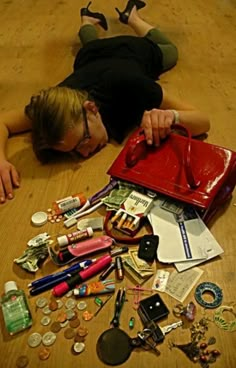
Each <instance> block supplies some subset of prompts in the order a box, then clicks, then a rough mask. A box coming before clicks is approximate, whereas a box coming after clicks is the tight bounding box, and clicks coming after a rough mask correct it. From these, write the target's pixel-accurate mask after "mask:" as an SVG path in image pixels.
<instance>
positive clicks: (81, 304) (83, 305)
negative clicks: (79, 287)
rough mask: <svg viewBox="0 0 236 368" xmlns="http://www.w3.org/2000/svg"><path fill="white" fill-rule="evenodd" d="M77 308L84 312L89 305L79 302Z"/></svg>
mask: <svg viewBox="0 0 236 368" xmlns="http://www.w3.org/2000/svg"><path fill="white" fill-rule="evenodd" d="M77 308H78V309H79V310H84V309H86V308H87V303H86V302H84V301H83V300H82V301H81V302H79V303H78V304H77Z"/></svg>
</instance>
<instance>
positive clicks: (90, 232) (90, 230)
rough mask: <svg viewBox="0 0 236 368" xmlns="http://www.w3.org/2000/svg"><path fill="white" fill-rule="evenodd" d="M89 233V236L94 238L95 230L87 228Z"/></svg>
mask: <svg viewBox="0 0 236 368" xmlns="http://www.w3.org/2000/svg"><path fill="white" fill-rule="evenodd" d="M87 233H88V236H93V228H92V227H91V226H90V227H87Z"/></svg>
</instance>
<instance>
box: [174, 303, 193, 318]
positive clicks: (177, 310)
mask: <svg viewBox="0 0 236 368" xmlns="http://www.w3.org/2000/svg"><path fill="white" fill-rule="evenodd" d="M173 314H174V315H175V316H176V317H180V316H181V315H183V316H184V317H185V318H186V319H187V320H188V321H189V322H192V321H194V318H195V315H196V306H195V304H194V303H193V302H190V303H188V305H187V306H186V307H184V305H183V304H181V303H180V304H176V305H175V306H174V308H173Z"/></svg>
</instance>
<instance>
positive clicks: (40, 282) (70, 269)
mask: <svg viewBox="0 0 236 368" xmlns="http://www.w3.org/2000/svg"><path fill="white" fill-rule="evenodd" d="M95 261H96V259H87V260H85V261H83V262H78V263H76V264H74V265H73V266H71V267H68V268H67V269H65V270H63V271H60V272H57V273H54V274H51V275H48V276H45V277H42V278H41V279H38V280H35V281H33V282H31V284H28V287H38V286H41V285H45V284H47V283H48V282H51V281H54V280H56V279H57V278H61V277H62V276H63V275H67V274H68V273H71V272H73V271H76V270H79V269H80V268H84V267H87V266H89V265H90V264H92V263H93V262H95Z"/></svg>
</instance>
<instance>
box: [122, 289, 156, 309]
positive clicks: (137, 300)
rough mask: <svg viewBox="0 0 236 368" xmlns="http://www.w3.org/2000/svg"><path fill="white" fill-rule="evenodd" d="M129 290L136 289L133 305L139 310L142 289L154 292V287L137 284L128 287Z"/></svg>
mask: <svg viewBox="0 0 236 368" xmlns="http://www.w3.org/2000/svg"><path fill="white" fill-rule="evenodd" d="M127 290H131V291H134V299H133V304H134V305H133V308H134V309H135V310H137V309H138V307H139V303H140V300H141V293H142V291H149V292H151V293H153V290H152V289H148V288H143V287H141V286H140V285H136V286H133V287H127Z"/></svg>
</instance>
